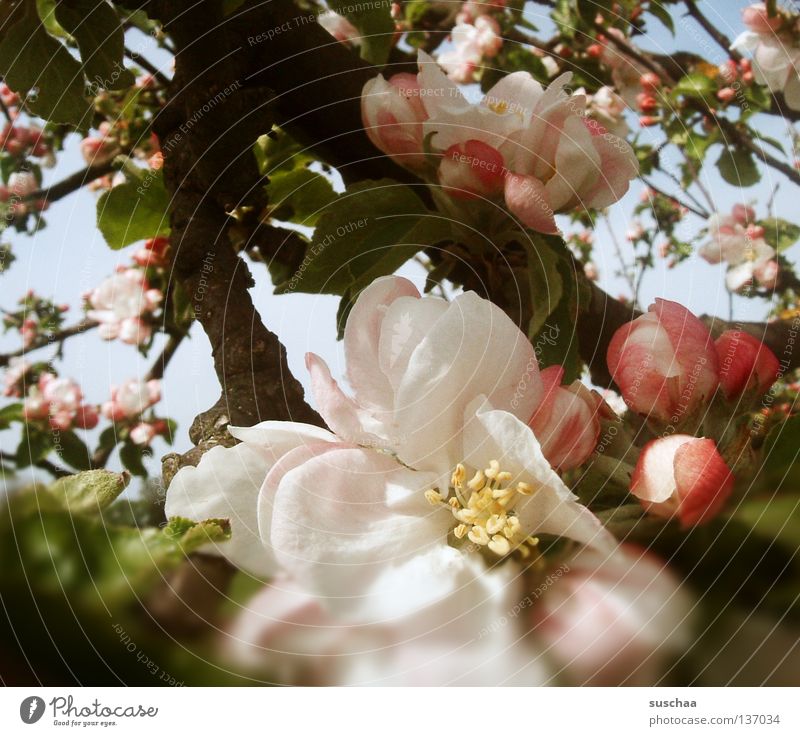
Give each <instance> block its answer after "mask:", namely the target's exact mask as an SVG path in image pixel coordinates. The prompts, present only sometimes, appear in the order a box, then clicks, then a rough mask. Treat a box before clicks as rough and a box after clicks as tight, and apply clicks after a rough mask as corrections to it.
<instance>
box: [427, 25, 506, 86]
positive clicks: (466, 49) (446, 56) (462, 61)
mask: <svg viewBox="0 0 800 736" xmlns="http://www.w3.org/2000/svg"><path fill="white" fill-rule="evenodd" d="M502 47H503V37H502V36H501V35H500V26H499V24H498V23H497V21H496V20H495V19H494V18H492V17H490V16H488V15H480V16H478V17H477V18H476V19H475V21H474V24H469V23H458V24H457V25H456V27H455V28H454V29H453V33H452V47H451V48H449V49H447V50H445V51H443V52H441V53H440V54H439V56H438V59H437V61H438V62H439V64H440V65H441V66H442V68H443V69H444V70H445V71H446V72H447V75H448V76H449V77H450V79H452V80H453V81H454V82H458V83H461V84H465V83H468V82H471V81H472V80H473V77H474V74H475V72H476V71H477V69H478V68H479V67H480V64H481V62H482V60H483V59H484V58H486V59H491V58H493V57H495V56H497V54H498V53H499V51H500V49H501V48H502Z"/></svg>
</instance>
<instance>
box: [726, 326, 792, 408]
mask: <svg viewBox="0 0 800 736" xmlns="http://www.w3.org/2000/svg"><path fill="white" fill-rule="evenodd" d="M714 344H715V346H716V349H717V355H718V357H719V382H720V386H721V387H722V391H723V392H724V393H725V396H727V397H728V398H732V397H734V396H740V395H741V394H743V393H745V392H746V391H750V390H752V391H753V392H755V393H756V394H757V395H758V396H760V395H762V394H764V393H765V392H766V391H767V390H768V389H769V387H770V386H772V384H773V383H774V382H775V380H776V379H777V378H778V375H779V373H780V367H781V366H780V363H779V362H778V359H777V358H776V357H775V354H774V353H773V352H772V351H771V350H770V349H769V348H768V347H767V346H766V345H764V343H762V342H761V341H760V340H757V339H756V338H755V337H753V336H752V335H748V334H747V333H746V332H742V331H741V330H726V331H725V332H723V333H722V334H721V335H720V336H719V337H718V338H717V340H716V342H715V343H714Z"/></svg>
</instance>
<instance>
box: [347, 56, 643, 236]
mask: <svg viewBox="0 0 800 736" xmlns="http://www.w3.org/2000/svg"><path fill="white" fill-rule="evenodd" d="M419 70H420V71H419V74H418V75H416V76H414V75H412V74H405V73H403V74H396V75H394V76H392V77H391V78H390V79H389V80H386V79H384V77H383V76H378V77H376V78H374V79H372V80H370V81H369V82H367V84H366V85H365V86H364V89H363V92H362V98H361V110H362V118H363V121H364V126H365V128H366V130H367V134H368V135H369V137H370V139H371V140H372V142H373V143H374V144H375V145H376V146H377V147H378V148H379V149H381V150H382V151H383V152H384V153H386V154H388V155H389V156H390V157H392V158H393V159H394V160H395V161H397V163H399V164H401V165H403V166H405V167H407V168H409V169H412V170H413V171H415V172H416V173H417V174H419V175H420V176H422V177H423V178H425V179H427V180H428V181H429V182H431V183H436V184H438V185H439V186H440V187H441V188H442V190H443V191H444V192H446V194H447V195H448V198H449V203H450V204H451V205H452V206H453V207H455V208H456V209H458V211H459V213H460V214H463V213H464V211H465V210H466V207H465V206H464V203H465V201H469V203H470V209H472V210H474V209H475V207H476V205H477V206H478V208H479V209H480V205H481V203H496V202H504V204H505V206H506V208H507V210H508V211H509V212H510V213H511V214H512V215H513V216H514V217H516V218H518V219H519V220H520V221H521V222H522V223H523V224H524V225H526V226H527V227H530V228H531V229H533V230H537V231H539V232H544V233H555V232H557V230H558V228H557V226H556V222H555V214H556V213H558V212H569V211H573V210H575V209H576V208H579V207H582V208H587V207H592V208H600V207H606V206H608V205H610V204H612V203H614V202H616V201H617V200H619V199H620V198H621V197H622V196H623V195H624V194H625V192H627V190H628V187H629V183H630V180H631V179H633V178H634V177H635V176H637V174H638V163H637V160H636V157H635V155H634V153H633V150H632V149H631V147H630V146H629V145H628V144H627V143H626V142H625V141H624V140H622V139H620V138H618V137H617V136H615V135H613V134H611V133H610V132H609V131H608V130H606V128H605V127H603V125H602V124H601V123H600V122H598V120H597V119H592V118H589V117H587V116H586V115H585V113H586V97H585V96H584V95H580V94H575V95H572V96H570V95H569V94H567V92H566V91H565V87H566V85H567V83H568V82H569V81H570V79H571V75H570V74H569V73H567V74H563V75H561V76H560V77H558V78H557V79H556V80H554V81H553V82H552V83H551V84H550V86H549V87H548V88H547V89H546V90H545V89H543V88H542V86H541V85H540V84H539V83H538V82H536V81H535V80H534V79H533V78H532V77H531V76H530V75H529V74H528V73H526V72H516V73H514V74H510V75H508V76H506V77H504V78H503V79H502V80H500V81H499V82H498V83H497V84H496V85H495V86H494V87H492V88H491V89H490V90H489V91H488V92H487V94H486V95H485V97H484V98H483V99H482V100H481V102H480V103H479V104H476V105H472V104H470V103H469V102H468V101H467V100H466V99H465V98H464V96H463V95H462V93H461V91H460V90H459V89H458V87H457V86H456V85H455V84H454V83H453V82H452V81H451V80H450V79H448V78H447V77H446V76H445V75H444V74H443V73H442V71H441V70H440V69H439V67H438V66H437V64H436V63H435V62H434V61H433V60H432V59H431V58H430V56H428V55H427V54H426V53H425V52H423V51H420V52H419ZM493 209H494V208H490V209H489V211H490V212H491V211H493Z"/></svg>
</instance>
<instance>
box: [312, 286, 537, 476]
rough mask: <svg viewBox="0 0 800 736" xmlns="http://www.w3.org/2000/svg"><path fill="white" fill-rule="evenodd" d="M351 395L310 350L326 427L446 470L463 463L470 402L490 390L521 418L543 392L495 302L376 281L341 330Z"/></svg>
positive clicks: (529, 350) (524, 345)
mask: <svg viewBox="0 0 800 736" xmlns="http://www.w3.org/2000/svg"><path fill="white" fill-rule="evenodd" d="M344 352H345V361H346V365H347V369H346V376H347V380H348V383H349V384H350V386H351V387H352V389H353V397H352V398H350V397H348V396H346V395H345V394H344V393H343V392H342V390H341V389H340V388H339V386H338V385H337V383H336V382H335V381H334V380H333V379H332V378H331V375H330V371H329V370H328V367H327V366H326V364H325V362H324V361H323V360H322V359H321V358H319V357H318V356H316V355H314V354H313V353H309V355H308V356H307V359H306V364H307V366H308V369H309V371H310V373H311V390H312V393H313V395H314V399H315V401H316V405H317V409H318V411H319V412H320V414H321V415H322V417H323V419H324V420H325V422H326V424H327V425H328V427H330V429H331V430H332V431H333V432H334V433H335V434H336V435H337V436H338V437H340V438H342V439H343V440H345V441H347V442H352V443H354V444H360V445H367V446H370V447H384V448H389V449H391V450H392V451H393V452H395V453H396V454H397V455H398V457H399V458H400V459H401V460H402V461H403V462H404V463H407V464H408V465H410V466H412V467H415V468H417V469H420V470H426V469H432V468H436V469H437V471H438V472H439V473H441V474H442V476H449V474H450V471H451V470H452V468H453V467H454V466H455V464H456V463H457V462H459V460H460V456H459V453H460V440H461V436H460V433H461V428H462V426H463V420H464V411H465V409H466V407H467V405H468V404H469V403H470V402H472V401H473V400H474V399H475V398H477V397H478V396H486V397H487V399H488V400H489V402H490V403H491V404H492V405H493V406H495V407H497V408H498V409H506V410H509V411H512V412H513V413H514V414H515V415H516V416H517V417H519V418H520V419H522V420H523V421H526V422H527V420H528V419H529V418H530V416H531V414H532V413H533V411H534V409H535V408H536V406H537V405H538V402H539V400H540V397H541V394H542V386H541V380H540V378H539V368H538V362H537V360H536V355H535V353H534V350H533V346H532V345H531V344H530V342H529V340H528V339H527V338H526V336H525V335H524V334H523V333H522V332H521V331H520V330H519V328H518V327H517V326H516V325H515V324H514V323H513V322H512V321H511V319H510V318H509V317H508V316H507V315H506V314H505V313H504V312H503V311H502V310H501V309H499V308H498V307H497V306H495V305H494V304H492V302H490V301H488V300H486V299H482V298H480V297H479V296H478V295H477V294H475V293H474V292H466V293H464V294H461V295H459V296H457V297H456V298H455V299H453V300H452V301H451V302H449V303H448V302H446V301H444V300H442V299H439V298H437V297H434V296H425V297H420V294H419V292H418V291H417V289H416V287H415V286H414V285H413V284H412V283H411V282H410V281H408V280H406V279H404V278H400V277H396V276H387V277H384V278H380V279H377V280H376V281H374V282H373V283H372V284H371V285H370V286H368V287H367V288H366V289H365V290H364V291H363V292H362V293H361V294H360V295H359V297H358V299H357V300H356V303H355V305H354V306H353V309H352V310H351V312H350V315H349V317H348V319H347V324H346V325H345V333H344Z"/></svg>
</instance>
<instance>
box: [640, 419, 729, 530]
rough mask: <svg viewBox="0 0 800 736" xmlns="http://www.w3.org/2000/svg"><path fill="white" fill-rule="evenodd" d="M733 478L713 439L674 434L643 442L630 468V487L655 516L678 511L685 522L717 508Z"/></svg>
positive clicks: (712, 513) (692, 522) (703, 519)
mask: <svg viewBox="0 0 800 736" xmlns="http://www.w3.org/2000/svg"><path fill="white" fill-rule="evenodd" d="M733 482H734V477H733V473H732V472H731V469H730V468H729V467H728V466H727V465H726V463H725V461H724V460H723V459H722V456H721V455H720V454H719V452H718V451H717V445H716V443H715V442H714V440H711V439H705V438H700V439H698V438H697V437H692V436H690V435H687V434H674V435H670V436H668V437H659V438H658V439H655V440H652V441H651V442H649V443H648V444H647V445H645V447H644V449H643V450H642V453H641V455H639V460H638V462H637V463H636V468H635V470H634V471H633V477H632V479H631V493H632V494H633V495H634V496H636V497H637V498H638V499H639V500H640V501H641V502H642V505H643V506H644V507H645V508H646V509H647V510H648V511H649V512H650V513H652V514H654V515H655V516H660V517H662V518H667V519H669V518H672V517H673V516H677V518H678V519H679V520H680V522H681V525H682V526H683V527H689V526H694V525H695V524H702V523H704V522H707V521H709V520H710V519H712V518H714V517H715V516H716V515H717V514H718V513H719V512H720V510H721V509H722V507H723V506H724V505H725V502H726V501H727V500H728V497H729V496H730V495H731V491H732V490H733Z"/></svg>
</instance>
